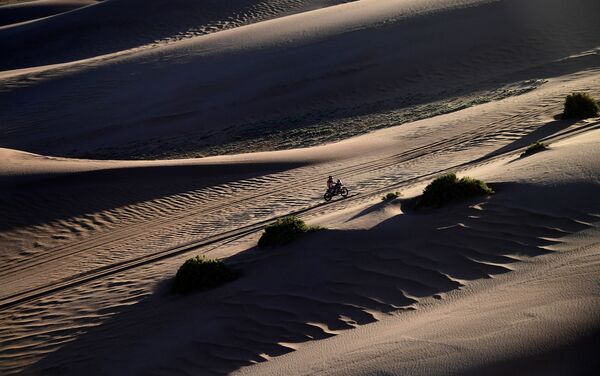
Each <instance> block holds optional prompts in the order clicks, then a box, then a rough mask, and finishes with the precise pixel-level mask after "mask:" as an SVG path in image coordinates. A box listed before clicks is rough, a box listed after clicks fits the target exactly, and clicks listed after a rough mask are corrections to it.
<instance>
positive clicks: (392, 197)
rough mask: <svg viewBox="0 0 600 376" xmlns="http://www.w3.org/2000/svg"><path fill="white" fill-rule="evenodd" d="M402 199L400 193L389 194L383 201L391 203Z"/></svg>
mask: <svg viewBox="0 0 600 376" xmlns="http://www.w3.org/2000/svg"><path fill="white" fill-rule="evenodd" d="M398 197H400V192H388V193H387V194H386V195H385V196H383V197H381V201H391V200H394V199H397V198H398Z"/></svg>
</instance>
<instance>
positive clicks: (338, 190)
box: [323, 182, 348, 201]
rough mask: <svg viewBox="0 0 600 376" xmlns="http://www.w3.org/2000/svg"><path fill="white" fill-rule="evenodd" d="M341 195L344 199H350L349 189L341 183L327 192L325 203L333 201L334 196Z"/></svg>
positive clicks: (324, 196)
mask: <svg viewBox="0 0 600 376" xmlns="http://www.w3.org/2000/svg"><path fill="white" fill-rule="evenodd" d="M337 195H340V196H342V197H343V198H346V197H348V188H346V187H344V185H343V184H342V183H341V182H340V183H337V184H335V185H333V186H332V187H331V188H329V189H327V192H325V194H324V195H323V198H324V199H325V201H331V199H332V198H333V197H334V196H337Z"/></svg>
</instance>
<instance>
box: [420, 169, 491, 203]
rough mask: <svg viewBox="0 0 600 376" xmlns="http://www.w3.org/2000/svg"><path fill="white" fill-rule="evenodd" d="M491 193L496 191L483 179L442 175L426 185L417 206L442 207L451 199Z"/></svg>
mask: <svg viewBox="0 0 600 376" xmlns="http://www.w3.org/2000/svg"><path fill="white" fill-rule="evenodd" d="M491 193H494V191H492V189H490V187H488V186H487V184H485V183H484V182H483V181H481V180H477V179H472V178H468V177H464V178H461V179H458V178H457V177H456V174H447V175H443V176H440V177H439V178H437V179H435V180H434V181H433V182H431V183H430V184H429V185H428V186H427V187H425V190H423V196H421V200H420V201H419V203H418V205H417V207H420V206H434V207H440V206H442V205H444V204H446V203H448V202H450V201H455V200H461V199H465V198H469V197H475V196H479V195H487V194H491Z"/></svg>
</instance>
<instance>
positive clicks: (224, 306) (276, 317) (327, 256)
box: [26, 184, 600, 375]
mask: <svg viewBox="0 0 600 376" xmlns="http://www.w3.org/2000/svg"><path fill="white" fill-rule="evenodd" d="M494 188H495V189H496V190H497V192H498V193H497V194H495V195H493V196H491V197H490V198H481V199H477V200H473V201H470V202H465V203H458V204H455V205H451V206H449V207H446V208H443V209H439V210H433V209H431V210H423V211H421V210H420V211H418V212H414V211H411V210H408V212H406V211H405V212H406V214H404V215H397V216H394V217H392V218H390V219H388V220H385V221H383V222H381V223H380V224H378V225H377V226H375V227H374V228H372V229H370V230H343V231H342V230H335V231H329V230H326V231H321V232H317V233H314V234H311V235H310V236H308V237H306V238H304V239H301V240H300V241H298V242H296V243H294V244H292V245H291V246H289V247H286V248H273V249H266V250H258V249H255V248H252V249H249V250H247V251H244V252H242V253H239V254H237V255H234V256H232V257H230V258H229V259H227V260H226V262H227V263H228V264H229V265H230V266H231V267H233V268H234V269H237V270H239V271H240V272H241V273H242V274H241V277H240V278H238V279H237V280H235V281H234V282H232V283H230V284H228V285H225V286H222V287H220V288H218V289H215V290H212V291H206V292H198V293H194V294H191V295H187V296H178V297H174V296H171V295H169V294H168V293H167V291H168V288H169V285H170V281H163V282H162V283H161V284H160V285H159V286H158V287H157V288H156V290H155V292H154V294H152V295H151V296H150V297H148V298H147V299H145V300H143V301H140V302H138V303H137V304H135V305H133V306H130V307H128V308H124V309H123V308H121V309H120V310H119V311H118V312H114V313H112V314H111V316H112V317H111V318H109V319H107V320H106V321H105V322H104V323H102V324H101V325H99V326H97V327H95V328H92V329H90V330H89V331H88V332H87V333H84V334H82V335H80V336H79V337H78V338H76V339H75V340H74V341H72V342H70V343H68V344H66V345H65V346H63V347H62V348H60V349H59V350H57V351H56V352H54V353H51V354H49V355H48V356H47V357H46V358H44V359H42V360H41V361H39V362H38V363H37V364H35V365H34V366H32V367H30V368H29V369H27V370H26V373H28V374H44V375H46V374H60V375H81V374H87V375H96V374H97V375H99V374H110V375H135V374H143V375H154V374H199V375H225V374H228V373H230V372H232V371H234V370H237V369H239V368H240V367H243V366H247V365H250V364H253V363H257V362H262V361H265V360H268V359H269V358H270V357H274V356H278V355H281V354H285V353H287V352H290V351H293V350H294V349H295V348H296V347H297V344H299V343H302V342H305V341H310V340H315V339H322V338H327V337H330V336H333V335H335V334H336V333H337V332H338V331H341V330H345V329H351V328H353V327H355V326H358V325H363V324H367V323H371V322H374V321H376V320H378V319H379V318H380V317H381V316H384V315H385V314H386V313H389V312H394V311H398V310H403V309H417V307H416V306H415V303H417V302H418V301H419V299H422V298H425V297H430V296H434V297H437V298H443V293H444V292H448V291H450V290H454V289H459V288H461V286H463V285H464V284H465V283H468V281H470V280H476V279H481V278H491V276H493V275H497V274H501V273H506V272H509V271H511V267H510V265H511V263H514V262H517V261H519V260H521V259H523V258H527V257H533V256H537V255H541V254H544V253H548V252H551V251H550V250H549V249H548V248H547V247H548V246H552V245H553V244H556V243H559V242H560V238H561V237H563V236H565V235H568V234H572V233H574V232H578V231H581V230H582V229H585V228H587V227H589V225H587V224H586V223H591V222H596V221H598V217H597V216H595V215H592V214H589V213H593V210H596V212H600V202H597V201H596V202H592V203H590V201H589V199H588V198H589V197H590V196H589V195H591V194H593V192H595V191H596V190H597V186H595V185H578V186H576V187H552V188H546V187H537V186H529V185H516V184H500V185H497V186H495V187H494ZM571 194H573V196H572V197H573V200H572V201H570V202H568V203H566V202H561V201H558V200H555V201H552V204H551V205H550V204H549V203H548V200H552V198H553V197H565V195H571ZM567 197H568V196H567ZM522 204H523V205H522ZM379 206H382V204H379ZM591 211H592V212H591ZM561 213H563V214H561ZM564 213H569V214H568V216H565V215H564Z"/></svg>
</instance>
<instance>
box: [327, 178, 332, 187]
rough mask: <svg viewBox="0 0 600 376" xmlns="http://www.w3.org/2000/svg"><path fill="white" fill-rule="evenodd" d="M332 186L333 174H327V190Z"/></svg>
mask: <svg viewBox="0 0 600 376" xmlns="http://www.w3.org/2000/svg"><path fill="white" fill-rule="evenodd" d="M332 187H333V176H331V175H329V178H328V179H327V190H330V189H331V188H332Z"/></svg>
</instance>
